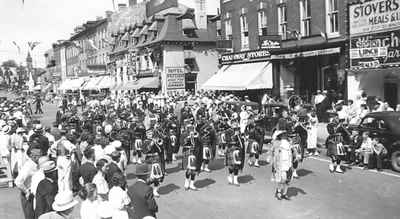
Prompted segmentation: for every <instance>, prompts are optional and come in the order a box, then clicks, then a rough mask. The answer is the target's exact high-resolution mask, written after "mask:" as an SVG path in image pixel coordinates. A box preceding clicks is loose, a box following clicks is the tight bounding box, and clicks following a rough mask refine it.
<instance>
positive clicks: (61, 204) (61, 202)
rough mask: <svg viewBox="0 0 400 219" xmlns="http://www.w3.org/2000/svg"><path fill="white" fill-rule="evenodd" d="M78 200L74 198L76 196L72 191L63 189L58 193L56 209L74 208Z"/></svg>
mask: <svg viewBox="0 0 400 219" xmlns="http://www.w3.org/2000/svg"><path fill="white" fill-rule="evenodd" d="M76 204H78V201H77V200H75V199H74V196H73V194H72V192H71V191H63V192H60V193H58V194H57V195H56V197H55V198H54V202H53V205H52V207H53V209H54V211H58V212H60V211H66V210H68V209H71V208H73V207H74V206H75V205H76Z"/></svg>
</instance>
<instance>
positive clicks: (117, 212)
mask: <svg viewBox="0 0 400 219" xmlns="http://www.w3.org/2000/svg"><path fill="white" fill-rule="evenodd" d="M111 184H112V188H111V189H110V192H109V193H108V202H109V204H110V207H111V210H112V219H129V217H128V212H127V209H128V207H129V205H130V203H131V200H130V198H129V196H128V193H127V192H126V181H125V177H124V175H122V173H118V172H117V173H115V174H114V175H113V177H112V179H111Z"/></svg>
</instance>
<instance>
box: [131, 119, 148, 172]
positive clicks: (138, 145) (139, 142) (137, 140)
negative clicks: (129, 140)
mask: <svg viewBox="0 0 400 219" xmlns="http://www.w3.org/2000/svg"><path fill="white" fill-rule="evenodd" d="M145 137H146V129H145V127H144V125H143V124H141V123H138V124H137V125H136V127H135V128H134V130H133V138H134V141H133V142H134V143H133V148H132V149H131V151H132V163H134V164H135V163H139V164H141V163H142V153H143V140H144V139H145Z"/></svg>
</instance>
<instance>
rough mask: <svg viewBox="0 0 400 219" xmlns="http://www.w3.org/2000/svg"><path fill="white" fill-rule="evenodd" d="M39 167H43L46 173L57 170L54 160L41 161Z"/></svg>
mask: <svg viewBox="0 0 400 219" xmlns="http://www.w3.org/2000/svg"><path fill="white" fill-rule="evenodd" d="M39 168H40V169H42V170H43V172H44V173H50V172H53V171H56V170H57V166H56V163H55V162H54V161H52V160H48V161H46V162H43V163H41V164H40V166H39Z"/></svg>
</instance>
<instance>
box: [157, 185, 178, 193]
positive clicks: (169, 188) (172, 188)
mask: <svg viewBox="0 0 400 219" xmlns="http://www.w3.org/2000/svg"><path fill="white" fill-rule="evenodd" d="M180 188H181V187H179V186H177V185H175V184H173V183H170V184H168V185H165V186H161V187H160V188H159V189H158V193H160V195H166V194H169V193H171V192H173V191H175V190H178V189H180Z"/></svg>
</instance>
